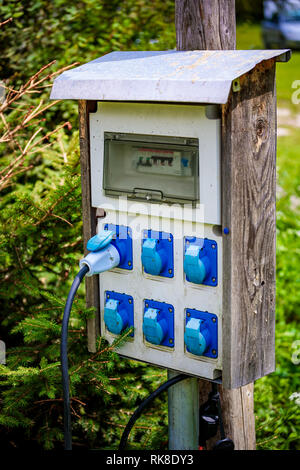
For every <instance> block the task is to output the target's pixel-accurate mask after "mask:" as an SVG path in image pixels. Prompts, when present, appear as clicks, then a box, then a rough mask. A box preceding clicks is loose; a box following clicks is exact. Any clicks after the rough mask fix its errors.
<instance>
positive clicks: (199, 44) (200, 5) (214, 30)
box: [175, 0, 236, 51]
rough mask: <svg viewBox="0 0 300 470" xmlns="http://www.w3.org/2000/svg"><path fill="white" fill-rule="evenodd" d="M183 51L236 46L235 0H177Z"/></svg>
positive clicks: (178, 45) (178, 26)
mask: <svg viewBox="0 0 300 470" xmlns="http://www.w3.org/2000/svg"><path fill="white" fill-rule="evenodd" d="M175 22H176V41H177V49H178V50H179V51H193V50H196V49H199V50H202V49H203V50H211V49H212V50H216V49H235V43H236V21H235V0H210V1H209V2H208V1H207V0H176V2H175Z"/></svg>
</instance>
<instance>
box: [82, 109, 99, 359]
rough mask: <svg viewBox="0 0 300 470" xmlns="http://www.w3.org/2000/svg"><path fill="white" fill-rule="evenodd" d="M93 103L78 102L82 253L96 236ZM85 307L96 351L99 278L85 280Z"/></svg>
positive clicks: (91, 347) (90, 340)
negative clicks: (90, 313)
mask: <svg viewBox="0 0 300 470" xmlns="http://www.w3.org/2000/svg"><path fill="white" fill-rule="evenodd" d="M95 107H96V103H95V102H94V101H84V100H79V102H78V111H79V137H80V164H81V188H82V219H83V243H84V253H85V254H86V253H87V250H86V243H87V241H88V240H89V238H91V237H92V236H93V235H95V234H96V224H97V219H96V209H95V208H93V207H92V205H91V169H90V136H89V113H90V112H92V111H95ZM85 288H86V306H87V307H88V308H89V307H95V309H96V311H95V315H94V317H92V318H89V319H88V320H87V336H88V349H89V351H91V352H95V350H96V336H97V334H99V330H100V326H99V324H100V319H99V308H100V301H99V276H92V277H86V278H85Z"/></svg>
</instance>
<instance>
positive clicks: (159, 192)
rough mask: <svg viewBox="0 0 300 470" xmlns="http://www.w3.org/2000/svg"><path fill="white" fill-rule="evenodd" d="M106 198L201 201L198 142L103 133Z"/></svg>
mask: <svg viewBox="0 0 300 470" xmlns="http://www.w3.org/2000/svg"><path fill="white" fill-rule="evenodd" d="M104 141H105V144H104V177H103V187H104V190H105V193H106V194H107V195H112V196H117V195H122V194H127V196H128V197H132V198H135V199H146V200H148V201H153V202H155V201H169V202H174V201H177V202H180V201H182V202H184V201H197V200H198V199H199V176H198V160H199V159H198V139H188V138H179V137H162V136H146V135H138V134H115V133H108V132H105V134H104Z"/></svg>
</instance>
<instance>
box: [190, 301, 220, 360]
mask: <svg viewBox="0 0 300 470" xmlns="http://www.w3.org/2000/svg"><path fill="white" fill-rule="evenodd" d="M192 318H196V319H199V320H203V328H206V329H207V330H208V331H209V335H210V344H209V347H208V350H207V351H206V352H204V353H203V354H202V355H203V356H206V357H211V358H213V359H216V358H217V357H218V317H217V315H215V314H213V313H209V312H202V311H201V310H196V309H193V308H187V309H186V312H185V324H187V323H188V322H189V320H190V319H192ZM187 350H188V348H187ZM188 352H189V351H188Z"/></svg>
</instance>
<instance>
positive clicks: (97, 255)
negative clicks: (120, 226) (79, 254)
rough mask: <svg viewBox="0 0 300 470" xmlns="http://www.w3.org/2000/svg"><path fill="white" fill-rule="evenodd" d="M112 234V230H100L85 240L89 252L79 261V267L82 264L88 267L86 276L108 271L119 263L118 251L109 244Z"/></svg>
mask: <svg viewBox="0 0 300 470" xmlns="http://www.w3.org/2000/svg"><path fill="white" fill-rule="evenodd" d="M113 236H114V232H113V231H112V230H101V231H100V232H99V233H98V234H97V235H95V236H94V237H92V238H90V240H89V241H88V242H87V249H88V250H91V252H90V253H89V254H88V255H86V256H85V257H84V258H83V259H81V260H80V262H79V266H80V268H82V267H83V266H84V265H86V266H87V267H88V268H89V271H88V272H87V274H86V275H87V276H93V274H100V273H103V272H105V271H109V270H110V269H112V268H115V267H116V266H118V265H119V263H120V253H119V251H118V250H117V248H116V247H115V246H114V245H112V244H111V241H112V239H113Z"/></svg>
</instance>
